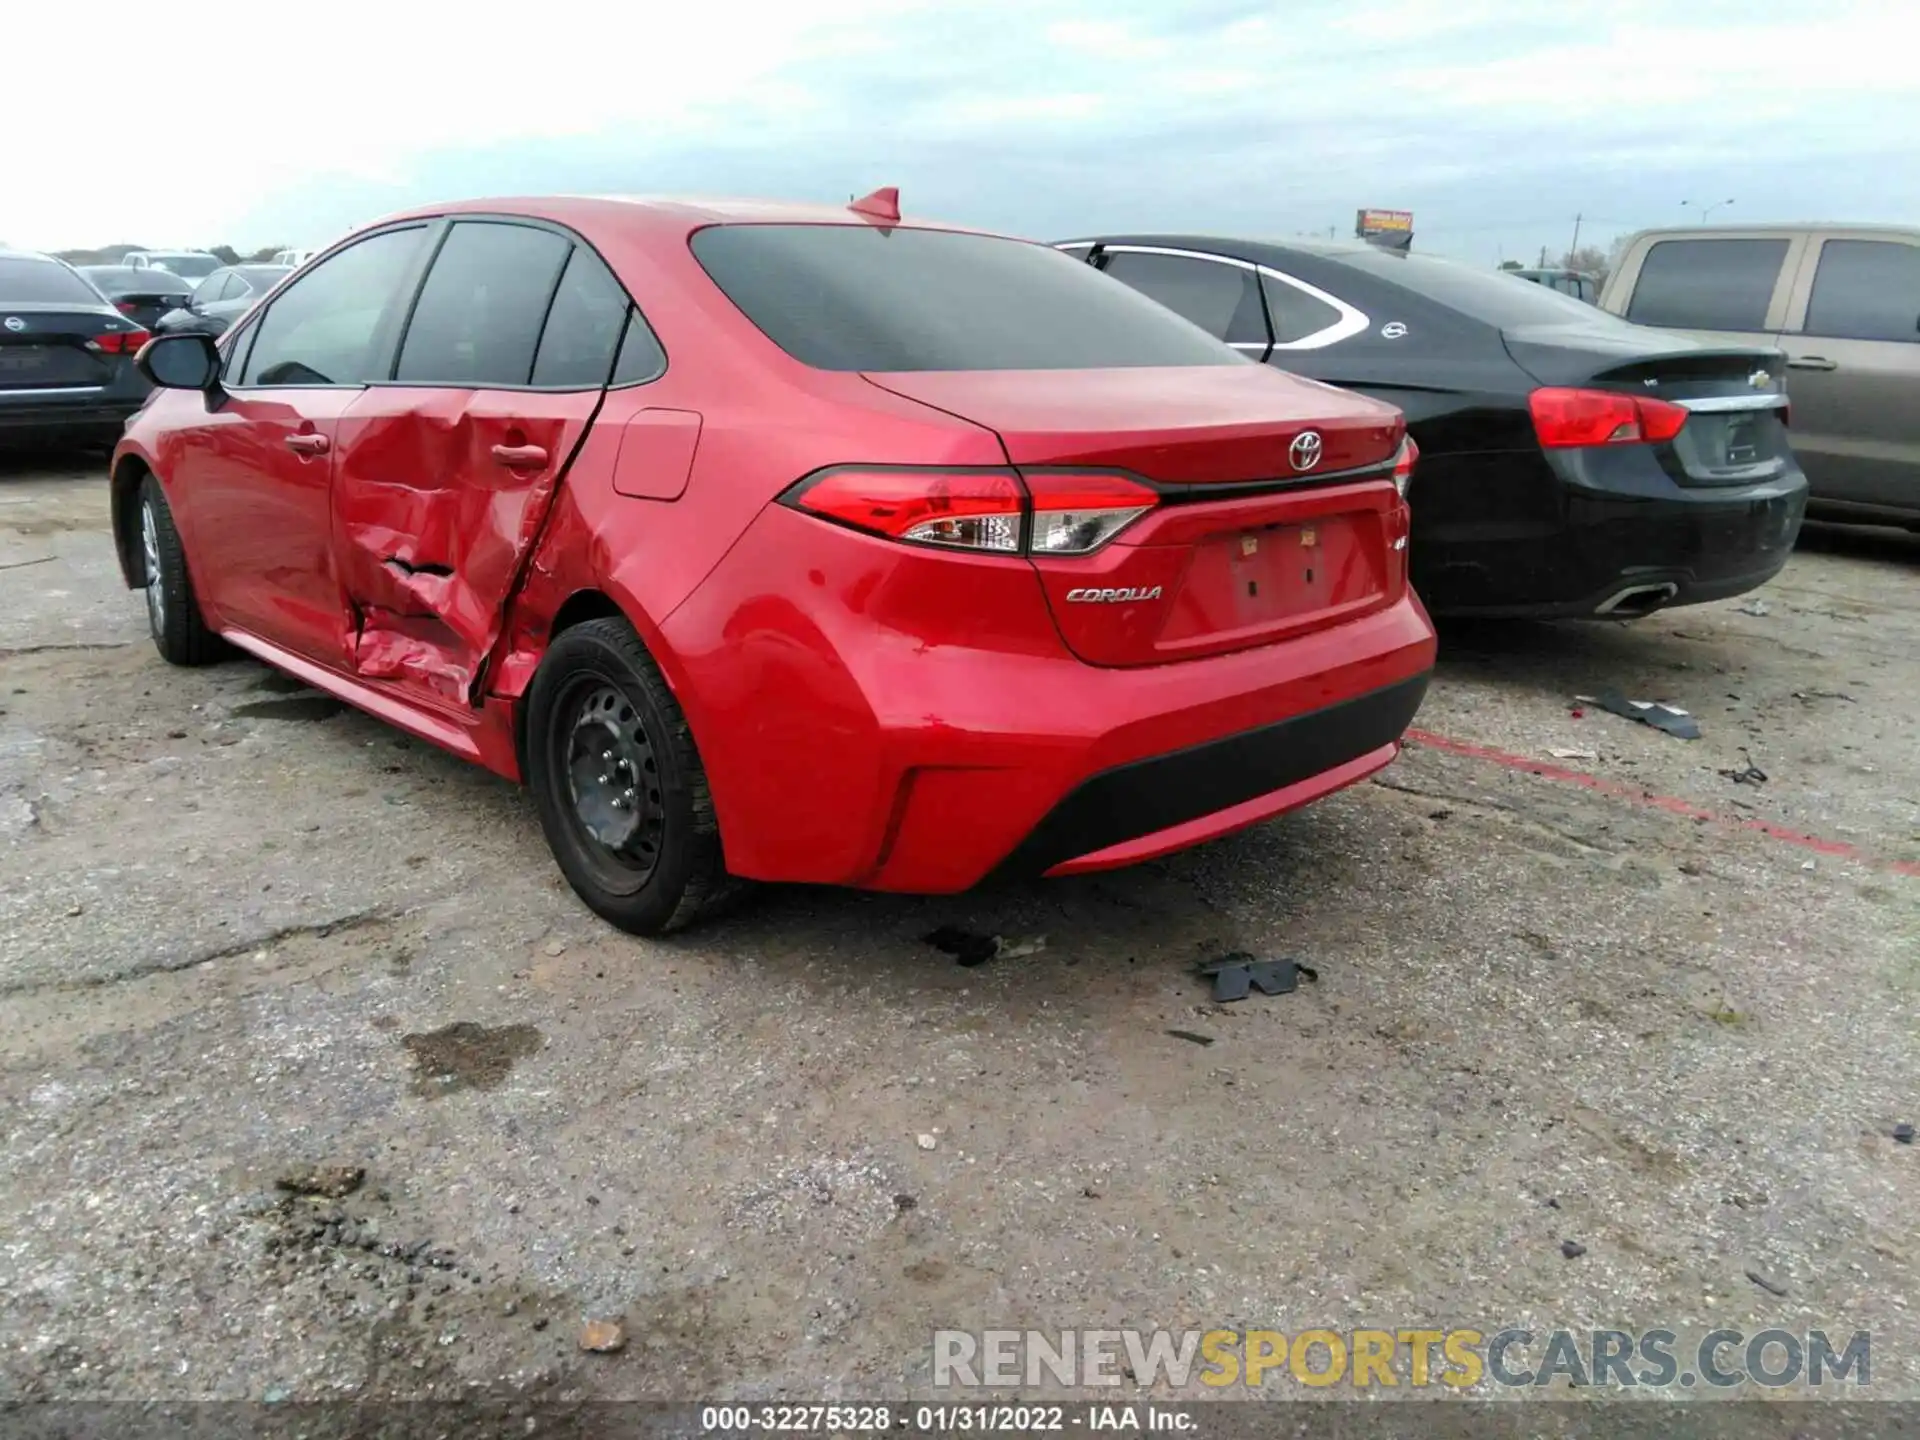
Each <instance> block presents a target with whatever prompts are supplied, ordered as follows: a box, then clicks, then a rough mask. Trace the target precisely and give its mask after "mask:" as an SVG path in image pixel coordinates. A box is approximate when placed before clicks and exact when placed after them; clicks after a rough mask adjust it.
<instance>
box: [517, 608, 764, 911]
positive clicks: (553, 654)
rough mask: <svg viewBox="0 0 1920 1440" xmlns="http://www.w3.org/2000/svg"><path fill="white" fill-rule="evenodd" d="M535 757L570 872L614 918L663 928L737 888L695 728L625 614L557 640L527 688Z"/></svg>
mask: <svg viewBox="0 0 1920 1440" xmlns="http://www.w3.org/2000/svg"><path fill="white" fill-rule="evenodd" d="M526 760H527V765H526V768H527V781H528V784H529V785H530V786H531V788H532V790H533V795H534V802H535V804H536V805H537V806H538V807H539V810H540V824H541V828H542V829H544V830H545V831H546V836H547V844H548V846H549V847H550V848H551V849H552V850H553V856H554V859H555V860H556V861H558V862H559V865H560V870H561V873H562V874H564V875H565V876H566V877H567V883H568V884H569V885H571V886H572V887H573V889H574V893H576V894H577V895H579V897H580V898H581V899H582V900H584V901H585V902H586V904H587V907H588V908H589V909H590V910H592V911H593V912H594V913H595V914H597V915H599V916H600V917H601V918H602V919H604V920H606V921H607V922H608V923H610V924H612V925H616V926H618V927H619V928H620V929H622V930H625V931H628V932H629V933H631V934H634V935H659V934H664V933H665V932H667V931H669V930H677V929H680V928H683V927H684V926H687V925H689V924H692V923H693V922H694V921H695V920H697V919H699V918H700V917H701V916H703V915H705V914H708V913H710V912H711V911H712V910H714V909H715V908H716V907H717V906H718V905H719V904H720V903H722V902H723V901H724V900H726V899H727V898H729V897H730V896H731V895H732V894H733V893H734V891H735V889H736V888H737V887H736V885H735V882H733V881H732V880H731V879H730V878H729V877H728V875H727V872H726V863H725V858H724V856H723V855H722V853H721V849H720V826H719V823H718V822H717V821H716V819H715V818H714V813H713V798H712V796H711V795H710V794H709V793H708V790H707V776H706V771H705V770H704V769H702V768H701V765H700V754H699V751H698V750H696V749H695V747H694V743H693V732H692V731H691V730H690V729H689V728H688V727H687V720H686V716H685V715H683V714H682V713H681V711H680V706H679V704H678V703H677V702H676V701H675V700H674V698H673V693H672V691H671V690H669V689H668V688H667V683H666V681H665V679H664V678H662V676H661V674H660V671H659V668H658V667H657V666H656V665H655V664H654V663H653V657H652V656H650V655H648V654H647V650H646V647H645V646H644V645H642V644H641V643H640V638H639V636H637V635H635V634H634V632H633V627H632V626H630V625H628V624H627V622H626V621H625V620H620V619H604V620H590V621H588V622H586V623H585V624H582V625H576V626H575V627H574V628H572V629H571V630H568V631H566V632H565V633H564V634H562V635H561V636H560V638H559V639H557V640H555V641H554V642H553V645H552V647H551V648H550V649H549V650H548V651H547V654H546V658H545V659H544V660H542V661H541V662H540V668H539V670H538V671H537V672H536V673H535V674H534V677H533V684H532V685H531V686H530V687H528V691H527V746H526Z"/></svg>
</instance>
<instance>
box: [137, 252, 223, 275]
mask: <svg viewBox="0 0 1920 1440" xmlns="http://www.w3.org/2000/svg"><path fill="white" fill-rule="evenodd" d="M120 263H121V264H122V265H124V266H126V268H127V269H129V270H165V271H167V272H168V273H169V274H173V275H178V276H179V277H180V278H181V279H182V280H204V279H206V278H207V276H209V275H211V274H212V273H213V272H214V271H216V270H218V269H219V268H220V257H219V256H218V255H210V254H208V253H207V252H206V251H205V250H130V251H128V252H127V255H126V258H125V259H123V260H122V261H121V262H120Z"/></svg>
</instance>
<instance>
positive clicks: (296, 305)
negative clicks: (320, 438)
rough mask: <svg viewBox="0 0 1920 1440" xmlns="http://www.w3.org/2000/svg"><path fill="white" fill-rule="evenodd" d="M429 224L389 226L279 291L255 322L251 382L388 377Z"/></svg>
mask: <svg viewBox="0 0 1920 1440" xmlns="http://www.w3.org/2000/svg"><path fill="white" fill-rule="evenodd" d="M426 233H427V232H426V227H425V226H412V227H410V228H408V229H405V230H383V231H381V232H380V233H379V234H378V235H370V236H368V237H367V238H366V239H365V240H361V241H358V242H356V243H354V244H352V245H349V246H348V247H347V248H346V249H344V250H339V251H335V252H334V254H332V255H331V256H329V257H328V258H327V260H326V262H325V263H324V264H321V265H317V266H315V267H314V268H313V269H311V270H309V271H308V272H307V273H306V274H305V275H302V276H301V277H300V280H299V282H298V283H297V284H295V285H292V286H290V287H289V288H288V289H286V290H285V291H283V292H282V293H281V294H280V295H278V296H276V297H275V299H274V301H273V304H272V305H270V306H269V307H268V308H267V313H266V315H265V316H264V317H263V318H262V319H261V321H260V323H259V324H258V325H256V326H254V327H253V328H254V330H255V332H256V338H255V340H254V342H253V350H252V353H251V354H250V355H249V356H248V357H247V364H246V371H245V375H244V378H243V379H242V381H241V383H242V384H244V385H365V384H367V383H368V382H369V381H372V380H384V379H385V378H386V374H385V369H386V366H385V363H384V362H385V360H386V357H387V355H388V354H390V353H391V352H390V351H389V349H388V348H387V347H388V345H389V344H390V343H391V338H392V334H393V329H392V327H393V322H394V321H395V320H396V319H397V316H396V315H395V313H394V312H396V311H397V310H399V309H400V301H401V296H402V290H403V287H404V286H405V284H406V281H407V280H408V278H409V277H410V276H411V275H412V274H413V273H414V265H415V262H416V261H417V260H418V258H419V253H420V246H421V244H422V242H423V241H424V240H425V238H426Z"/></svg>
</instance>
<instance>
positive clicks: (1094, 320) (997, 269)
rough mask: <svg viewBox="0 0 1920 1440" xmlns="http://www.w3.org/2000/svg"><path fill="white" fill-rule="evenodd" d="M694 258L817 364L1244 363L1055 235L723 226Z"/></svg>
mask: <svg viewBox="0 0 1920 1440" xmlns="http://www.w3.org/2000/svg"><path fill="white" fill-rule="evenodd" d="M692 243H693V253H694V257H695V258H696V259H697V260H699V262H700V264H701V265H702V266H703V267H704V268H705V269H706V272H707V274H709V275H710V276H712V277H713V281H714V283H715V284H716V285H718V286H719V287H720V289H721V290H722V291H724V292H725V293H726V295H727V298H728V299H730V300H732V301H733V303H734V304H735V305H737V306H738V307H739V308H740V310H741V311H742V312H743V313H744V314H745V315H746V317H747V318H748V319H749V320H751V321H752V322H753V323H754V324H755V325H756V326H758V327H759V328H760V330H761V331H762V332H763V333H764V334H765V335H766V336H767V338H768V339H770V340H772V341H773V342H774V344H776V345H778V346H779V347H780V348H781V349H782V350H785V351H786V352H787V353H788V354H789V355H791V356H793V357H794V359H796V360H799V361H801V362H802V363H803V364H807V365H811V366H813V367H815V368H816V369H820V370H876V371H905V370H1104V369H1114V368H1122V367H1125V368H1132V367H1137V366H1146V365H1243V364H1251V363H1252V362H1251V361H1249V360H1247V359H1246V358H1245V357H1244V356H1242V355H1239V354H1237V353H1236V352H1234V351H1232V350H1229V349H1228V348H1227V347H1226V346H1225V345H1222V344H1221V343H1220V342H1219V341H1217V340H1215V339H1214V338H1213V337H1212V336H1210V335H1208V334H1206V333H1205V332H1204V331H1202V330H1200V329H1199V328H1197V327H1196V326H1194V325H1192V324H1189V323H1188V322H1187V321H1185V320H1183V319H1181V318H1180V317H1179V316H1177V315H1175V314H1174V313H1173V312H1172V311H1170V310H1166V309H1163V308H1162V307H1161V306H1160V305H1158V304H1156V303H1155V302H1154V301H1152V300H1149V299H1147V298H1146V297H1145V296H1144V295H1142V294H1140V293H1139V292H1138V291H1136V290H1134V289H1132V288H1131V287H1129V286H1127V285H1123V284H1121V283H1120V282H1118V281H1116V280H1112V279H1109V278H1108V277H1107V276H1105V275H1102V274H1100V273H1099V272H1098V271H1097V270H1095V269H1094V268H1093V267H1092V266H1091V265H1087V264H1084V263H1082V262H1081V261H1080V260H1078V259H1075V258H1072V257H1070V256H1067V255H1063V254H1061V253H1060V252H1059V251H1058V250H1055V249H1053V248H1051V247H1050V246H1045V245H1033V244H1028V243H1027V242H1025V241H1020V240H1006V239H1001V238H999V237H997V236H991V235H971V234H963V233H960V232H957V231H950V230H912V229H893V230H882V229H880V228H879V227H877V226H873V225H865V224H862V225H716V226H712V227H710V228H708V229H705V230H701V231H699V232H698V233H696V234H695V235H694V237H693V242H692Z"/></svg>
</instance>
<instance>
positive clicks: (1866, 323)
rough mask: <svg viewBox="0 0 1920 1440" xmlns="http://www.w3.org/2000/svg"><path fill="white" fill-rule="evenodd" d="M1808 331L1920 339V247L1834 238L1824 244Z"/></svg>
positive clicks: (1844, 337) (1809, 307) (1809, 308)
mask: <svg viewBox="0 0 1920 1440" xmlns="http://www.w3.org/2000/svg"><path fill="white" fill-rule="evenodd" d="M1804 328H1805V330H1806V333H1807V334H1809V335H1830V336H1832V337H1833V338H1834V339H1837V340H1902V341H1905V342H1906V343H1907V344H1909V345H1912V344H1915V343H1920V246H1917V245H1902V244H1900V243H1899V242H1897V241H1892V240H1829V241H1827V243H1826V244H1824V245H1822V246H1821V247H1820V265H1819V268H1818V269H1816V270H1815V271H1814V272H1813V294H1812V295H1811V296H1810V297H1809V298H1808V300H1807V322H1806V325H1805V327H1804Z"/></svg>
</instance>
